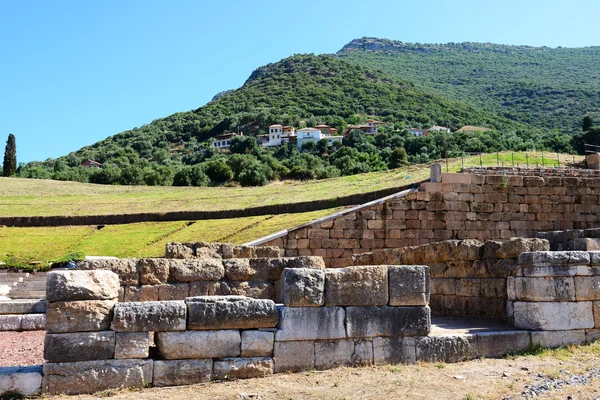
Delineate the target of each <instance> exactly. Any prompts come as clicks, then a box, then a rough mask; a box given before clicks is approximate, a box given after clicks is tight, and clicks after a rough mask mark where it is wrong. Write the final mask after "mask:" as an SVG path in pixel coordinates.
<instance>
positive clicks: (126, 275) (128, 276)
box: [77, 258, 140, 300]
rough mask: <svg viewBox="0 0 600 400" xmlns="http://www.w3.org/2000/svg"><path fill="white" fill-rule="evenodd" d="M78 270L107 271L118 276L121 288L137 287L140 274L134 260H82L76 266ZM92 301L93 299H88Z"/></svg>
mask: <svg viewBox="0 0 600 400" xmlns="http://www.w3.org/2000/svg"><path fill="white" fill-rule="evenodd" d="M77 268H79V269H80V270H86V271H89V270H108V271H112V272H114V273H115V274H117V275H118V276H119V283H120V284H121V285H122V286H128V285H133V286H135V285H139V284H140V274H139V271H138V268H137V260H136V259H135V258H121V259H119V258H116V259H114V258H113V259H111V258H99V259H94V260H83V261H80V262H79V263H78V264H77ZM90 300H93V299H90Z"/></svg>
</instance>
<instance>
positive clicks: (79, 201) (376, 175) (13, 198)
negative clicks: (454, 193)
mask: <svg viewBox="0 0 600 400" xmlns="http://www.w3.org/2000/svg"><path fill="white" fill-rule="evenodd" d="M514 154H515V163H518V164H519V165H521V166H524V165H525V153H514ZM544 159H545V164H546V166H548V165H552V164H553V163H554V164H557V155H556V154H551V153H545V155H544ZM561 159H562V160H563V161H562V162H561V165H563V164H564V161H566V160H569V161H570V160H572V156H567V155H561ZM581 159H582V157H576V161H581ZM482 160H483V165H484V166H489V165H496V164H497V163H498V162H497V160H496V155H495V154H487V155H485V156H483V158H482ZM463 161H464V166H479V157H478V156H473V157H466V158H465V159H464V160H462V159H460V158H459V159H453V160H450V161H449V163H448V171H450V172H455V171H457V170H458V169H460V168H461V166H462V165H463ZM499 161H500V164H501V163H502V162H504V165H505V166H508V165H510V164H511V163H512V157H511V153H508V152H506V153H500V156H499ZM536 163H538V164H539V165H540V166H541V165H542V156H541V153H529V164H530V166H535V164H536ZM444 171H446V164H445V163H444ZM428 177H429V166H428V165H417V166H410V167H405V168H399V169H394V170H389V171H379V172H371V173H366V174H359V175H351V176H344V177H340V178H334V179H325V180H320V181H308V182H299V181H282V182H274V183H271V184H269V185H267V186H264V187H254V188H242V187H208V188H178V187H153V186H110V185H93V184H82V183H77V182H62V181H50V180H36V179H17V178H0V216H47V215H102V214H127V213H143V212H156V211H161V212H168V211H191V210H193V211H217V210H224V209H243V208H248V207H255V206H261V205H271V204H285V203H294V202H301V201H311V200H323V199H330V198H335V197H341V196H347V195H352V194H356V193H365V192H371V191H375V190H380V189H387V188H391V187H397V186H402V185H406V184H410V183H414V182H418V181H421V180H424V179H427V178H428Z"/></svg>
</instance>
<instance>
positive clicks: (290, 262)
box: [277, 256, 325, 278]
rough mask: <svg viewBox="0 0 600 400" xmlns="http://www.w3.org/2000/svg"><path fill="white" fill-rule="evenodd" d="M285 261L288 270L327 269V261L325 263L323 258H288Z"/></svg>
mask: <svg viewBox="0 0 600 400" xmlns="http://www.w3.org/2000/svg"><path fill="white" fill-rule="evenodd" d="M283 260H285V263H286V268H310V269H325V261H323V257H316V256H301V257H288V258H285V259H283ZM277 278H279V277H277Z"/></svg>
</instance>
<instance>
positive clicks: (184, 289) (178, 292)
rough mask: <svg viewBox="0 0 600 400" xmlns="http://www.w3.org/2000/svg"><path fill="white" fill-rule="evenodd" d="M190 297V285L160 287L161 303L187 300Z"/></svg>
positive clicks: (175, 284)
mask: <svg viewBox="0 0 600 400" xmlns="http://www.w3.org/2000/svg"><path fill="white" fill-rule="evenodd" d="M211 283H213V282H211ZM188 297H190V285H189V284H188V283H174V284H165V285H160V286H159V287H158V300H159V301H169V300H185V299H186V298H188Z"/></svg>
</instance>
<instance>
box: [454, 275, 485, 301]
mask: <svg viewBox="0 0 600 400" xmlns="http://www.w3.org/2000/svg"><path fill="white" fill-rule="evenodd" d="M480 293H481V279H457V280H456V295H457V296H463V297H479V294H480Z"/></svg>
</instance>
